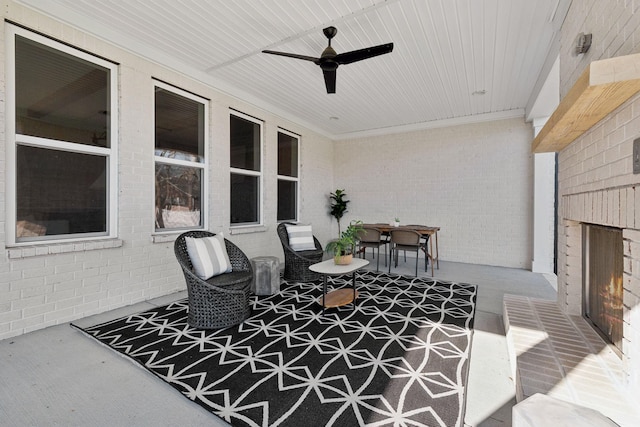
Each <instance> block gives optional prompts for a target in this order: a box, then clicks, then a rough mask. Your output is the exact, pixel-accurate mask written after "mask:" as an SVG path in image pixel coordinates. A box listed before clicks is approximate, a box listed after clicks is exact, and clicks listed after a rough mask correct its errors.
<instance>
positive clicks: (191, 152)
mask: <svg viewBox="0 0 640 427" xmlns="http://www.w3.org/2000/svg"><path fill="white" fill-rule="evenodd" d="M155 106H156V107H155V108H156V111H155V133H156V156H162V157H170V158H174V159H180V160H188V161H195V162H202V161H204V105H203V104H202V103H200V102H196V101H194V100H191V99H188V98H185V97H184V96H180V95H177V94H175V93H172V92H169V91H168V90H164V89H161V88H156V99H155Z"/></svg>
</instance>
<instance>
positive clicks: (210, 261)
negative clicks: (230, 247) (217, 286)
mask: <svg viewBox="0 0 640 427" xmlns="http://www.w3.org/2000/svg"><path fill="white" fill-rule="evenodd" d="M184 240H185V243H186V244H187V253H189V258H190V259H191V264H193V272H194V273H195V274H196V276H198V277H199V278H201V279H202V280H207V279H209V278H211V277H213V276H217V275H219V274H222V273H229V272H231V261H230V260H229V255H228V254H227V247H226V246H225V244H224V236H223V235H222V233H219V234H216V235H215V236H211V237H200V238H194V237H185V239H184Z"/></svg>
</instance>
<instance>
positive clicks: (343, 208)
mask: <svg viewBox="0 0 640 427" xmlns="http://www.w3.org/2000/svg"><path fill="white" fill-rule="evenodd" d="M346 196H347V193H345V192H344V190H336V191H335V193H330V194H329V198H330V199H331V211H330V213H331V215H332V216H333V217H334V218H335V219H336V220H337V221H338V236H341V234H342V233H341V231H340V219H341V218H342V216H343V215H344V214H345V212H347V204H348V203H349V200H346V199H345V197H346Z"/></svg>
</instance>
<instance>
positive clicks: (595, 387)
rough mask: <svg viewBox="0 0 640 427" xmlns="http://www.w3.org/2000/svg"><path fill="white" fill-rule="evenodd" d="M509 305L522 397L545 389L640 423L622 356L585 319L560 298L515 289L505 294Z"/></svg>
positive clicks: (508, 322) (509, 339)
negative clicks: (562, 307) (528, 294)
mask: <svg viewBox="0 0 640 427" xmlns="http://www.w3.org/2000/svg"><path fill="white" fill-rule="evenodd" d="M503 310H504V311H503V313H504V323H505V331H506V336H507V346H508V350H509V359H510V363H511V369H512V374H513V378H514V381H515V384H516V400H517V401H518V402H521V401H523V400H524V399H526V398H528V397H530V396H533V395H535V394H536V393H541V394H546V395H548V396H550V397H553V398H555V399H559V400H561V401H564V402H569V403H572V404H576V405H579V406H584V407H586V408H591V409H594V410H596V411H598V412H600V413H602V414H604V415H605V416H607V417H608V418H610V419H612V420H613V421H615V422H616V423H618V424H619V425H621V426H638V425H640V414H639V413H638V409H637V408H636V406H637V405H634V404H633V402H631V401H630V400H629V399H628V397H627V394H628V393H625V388H624V387H625V381H624V377H623V369H622V361H621V360H620V358H619V357H618V356H617V355H616V354H615V353H614V352H613V350H612V349H611V348H610V347H609V346H608V345H607V344H606V343H605V342H604V341H603V340H602V338H600V336H599V335H598V334H597V333H596V332H595V331H594V330H593V329H592V328H591V326H590V325H589V324H588V323H587V322H586V321H585V320H584V319H582V318H581V317H579V316H568V315H566V314H565V313H563V312H562V311H561V310H560V308H559V307H558V306H557V304H556V302H555V301H549V300H542V299H535V298H527V297H521V296H514V295H505V296H504V299H503Z"/></svg>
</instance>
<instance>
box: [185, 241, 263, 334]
mask: <svg viewBox="0 0 640 427" xmlns="http://www.w3.org/2000/svg"><path fill="white" fill-rule="evenodd" d="M209 236H215V234H214V233H210V232H208V231H187V232H186V233H182V234H181V235H180V236H178V238H177V239H176V241H175V243H174V251H175V254H176V258H177V260H178V263H179V264H180V267H182V272H183V273H184V278H185V280H186V281H187V292H188V294H189V312H188V323H189V325H190V326H192V327H194V328H198V329H221V328H226V327H229V326H232V325H236V324H238V323H242V322H243V321H244V320H245V319H246V318H247V317H249V315H250V314H251V306H250V305H249V296H250V294H251V280H252V279H253V268H252V267H251V262H249V259H248V258H247V256H246V255H245V254H244V252H242V251H241V250H240V248H238V247H237V246H236V245H234V244H233V243H232V242H230V241H229V240H227V239H224V243H225V246H226V248H227V254H228V255H229V260H230V261H231V267H232V271H231V272H230V273H223V274H220V275H218V276H213V277H212V278H210V279H208V280H202V279H200V278H199V277H198V276H196V275H195V273H194V272H193V265H192V264H191V259H190V258H189V253H188V252H187V244H186V242H185V237H195V238H198V237H209Z"/></svg>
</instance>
